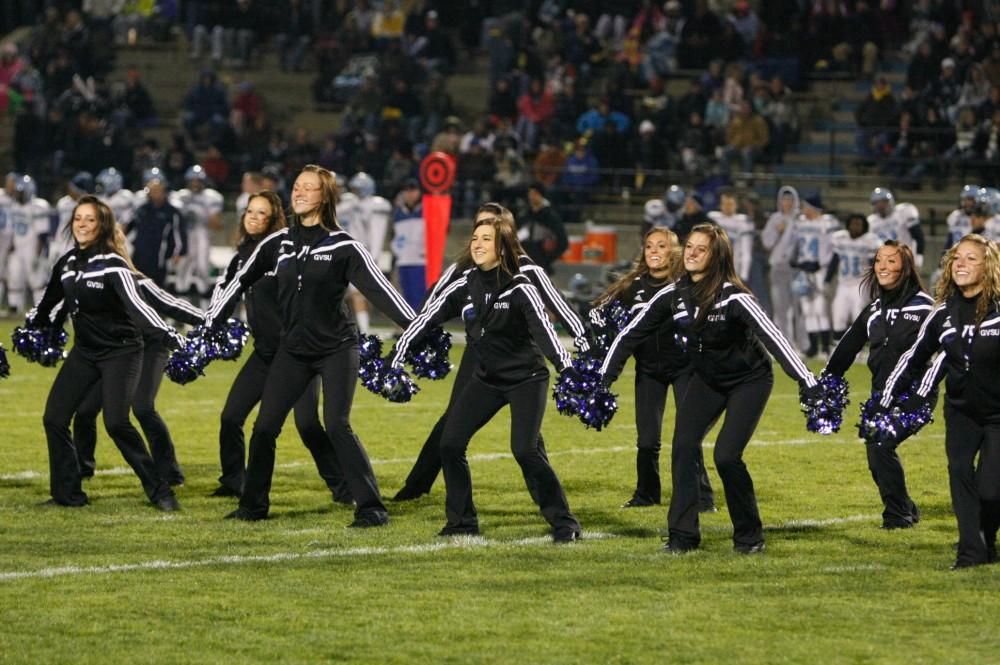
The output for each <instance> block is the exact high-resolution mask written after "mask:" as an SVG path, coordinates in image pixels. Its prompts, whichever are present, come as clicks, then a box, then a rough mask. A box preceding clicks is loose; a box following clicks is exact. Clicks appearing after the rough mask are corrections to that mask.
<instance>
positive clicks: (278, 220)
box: [236, 189, 287, 245]
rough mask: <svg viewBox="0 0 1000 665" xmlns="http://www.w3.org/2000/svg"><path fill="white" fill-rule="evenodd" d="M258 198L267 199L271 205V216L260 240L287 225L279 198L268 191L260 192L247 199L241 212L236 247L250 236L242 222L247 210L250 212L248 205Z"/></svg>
mask: <svg viewBox="0 0 1000 665" xmlns="http://www.w3.org/2000/svg"><path fill="white" fill-rule="evenodd" d="M258 198H260V199H267V202H268V203H270V204H271V216H270V217H268V219H267V229H266V230H265V231H264V232H263V233H261V234H260V237H261V238H266V237H267V236H269V235H271V234H272V233H274V232H275V231H278V230H280V229H283V228H285V226H287V224H286V223H285V211H284V209H283V208H282V204H281V197H280V196H278V195H277V194H275V193H274V192H272V191H271V190H269V189H264V190H261V191H259V192H257V193H256V194H253V195H251V196H250V198H249V199H247V207H246V209H245V210H244V211H243V215H242V216H240V228H239V229H238V230H237V233H238V234H239V237H238V239H237V241H236V244H237V245H242V244H243V242H244V241H245V240H246V239H247V238H249V237H250V234H249V233H247V227H246V226H245V225H244V224H243V220H244V219H245V218H246V216H247V210H250V204H251V203H252V202H253V200H254V199H258Z"/></svg>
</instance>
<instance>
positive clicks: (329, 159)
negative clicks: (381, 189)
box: [316, 133, 412, 198]
mask: <svg viewBox="0 0 1000 665" xmlns="http://www.w3.org/2000/svg"><path fill="white" fill-rule="evenodd" d="M316 164H318V165H320V166H322V167H323V168H325V169H326V170H328V171H330V172H331V173H343V172H344V169H345V168H346V166H347V155H346V154H345V153H344V149H343V148H342V147H341V145H340V140H339V139H338V138H337V135H336V134H332V133H331V134H326V135H325V136H323V144H322V145H321V146H320V148H319V154H317V155H316ZM410 175H412V174H410V173H407V176H410ZM387 198H389V197H387Z"/></svg>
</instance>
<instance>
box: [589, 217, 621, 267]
mask: <svg viewBox="0 0 1000 665" xmlns="http://www.w3.org/2000/svg"><path fill="white" fill-rule="evenodd" d="M617 258H618V231H617V230H615V228H614V227H613V226H592V227H590V228H589V229H587V236H586V238H584V241H583V262H584V263H614V262H615V260H616V259H617Z"/></svg>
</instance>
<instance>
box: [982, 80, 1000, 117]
mask: <svg viewBox="0 0 1000 665" xmlns="http://www.w3.org/2000/svg"><path fill="white" fill-rule="evenodd" d="M997 109H1000V86H993V87H991V88H990V92H989V94H988V95H987V96H986V101H984V102H983V103H982V104H980V105H979V108H978V109H976V115H978V116H979V117H980V118H992V117H993V112H994V111H996V110H997Z"/></svg>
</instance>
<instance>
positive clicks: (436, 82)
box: [421, 72, 455, 141]
mask: <svg viewBox="0 0 1000 665" xmlns="http://www.w3.org/2000/svg"><path fill="white" fill-rule="evenodd" d="M422 103H423V108H424V127H423V134H422V136H421V140H422V141H430V140H431V139H433V138H434V136H435V135H436V134H437V133H438V132H439V131H441V126H442V125H443V124H444V119H445V118H447V117H448V116H450V115H454V114H455V103H454V101H453V100H452V97H451V94H450V93H449V92H448V90H447V88H445V79H444V76H442V75H441V74H439V73H437V72H431V73H430V75H429V76H428V77H427V85H426V86H425V87H424V96H423V99H422Z"/></svg>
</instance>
